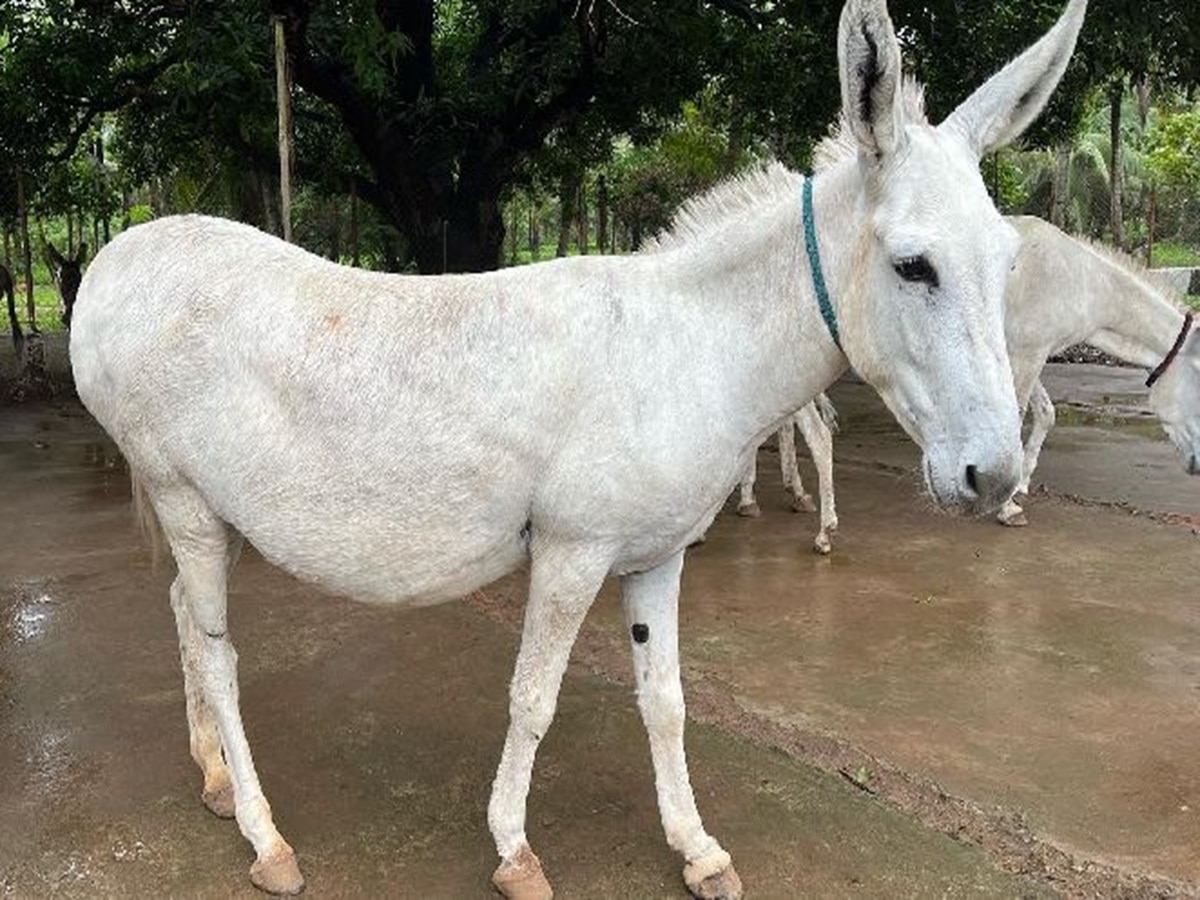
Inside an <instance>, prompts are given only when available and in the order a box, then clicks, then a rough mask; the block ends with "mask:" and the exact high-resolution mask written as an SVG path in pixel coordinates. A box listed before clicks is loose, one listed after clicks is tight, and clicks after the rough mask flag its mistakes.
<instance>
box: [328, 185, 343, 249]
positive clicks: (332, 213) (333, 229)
mask: <svg viewBox="0 0 1200 900" xmlns="http://www.w3.org/2000/svg"><path fill="white" fill-rule="evenodd" d="M327 202H328V208H329V258H330V259H331V260H333V261H334V262H341V261H342V203H341V200H340V199H339V198H337V197H330V198H329V200H328V201H327Z"/></svg>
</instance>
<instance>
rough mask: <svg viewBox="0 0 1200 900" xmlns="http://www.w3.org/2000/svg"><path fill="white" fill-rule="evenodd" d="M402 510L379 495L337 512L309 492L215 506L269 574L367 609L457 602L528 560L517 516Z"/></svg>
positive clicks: (476, 510)
mask: <svg viewBox="0 0 1200 900" xmlns="http://www.w3.org/2000/svg"><path fill="white" fill-rule="evenodd" d="M389 499H390V500H391V501H393V502H388V501H389ZM402 501H403V498H399V497H394V496H393V497H390V498H389V497H387V496H377V497H375V498H372V499H371V500H365V501H362V502H358V501H357V500H352V501H351V502H349V503H345V502H339V501H337V500H331V498H330V495H329V494H328V493H327V492H322V491H314V492H313V493H312V494H311V495H308V496H307V497H305V496H302V495H299V494H295V495H290V496H283V497H277V498H276V499H274V500H272V499H271V498H268V497H260V498H256V499H254V500H253V501H252V502H247V503H234V504H232V505H230V506H226V504H224V503H221V502H220V501H219V500H218V501H217V502H214V503H213V506H214V510H215V511H216V512H217V514H218V515H220V516H221V517H222V518H224V519H225V520H226V521H228V522H230V524H232V525H233V526H234V527H235V528H237V529H238V530H239V531H240V532H241V533H242V534H244V535H245V536H246V538H247V539H248V540H249V541H250V542H251V543H252V544H254V546H255V547H256V548H257V549H258V550H259V552H260V553H262V554H263V556H264V557H266V558H267V559H268V560H270V561H271V562H272V563H274V564H275V565H277V566H279V567H280V568H282V569H284V570H286V571H288V572H290V573H291V574H293V575H295V576H296V577H298V578H300V579H302V580H305V581H309V582H313V583H315V584H317V585H319V586H321V587H322V588H324V589H325V590H327V591H330V592H331V593H335V594H339V595H343V596H347V597H352V598H354V599H357V600H363V601H366V602H372V603H399V604H413V605H423V604H430V603H438V602H441V601H444V600H450V599H454V598H456V597H461V596H462V595H464V594H466V593H469V592H470V591H472V590H474V589H476V588H478V587H482V586H483V585H485V584H487V583H489V582H491V581H494V580H495V579H497V578H500V577H502V576H504V575H506V574H508V573H509V572H512V571H513V570H514V569H516V568H517V567H518V566H520V565H521V564H522V562H523V561H524V560H525V559H526V557H527V555H528V536H529V531H528V527H527V526H526V524H525V521H524V519H522V518H521V517H520V516H519V515H517V516H513V515H512V514H510V513H507V512H506V510H504V509H502V508H495V509H492V510H485V509H481V508H480V507H479V506H477V505H473V506H472V507H471V508H469V509H456V508H454V506H453V505H447V506H446V507H443V508H442V509H440V510H428V511H427V510H426V509H424V508H423V507H422V506H421V505H419V504H418V505H407V504H405V503H404V502H402Z"/></svg>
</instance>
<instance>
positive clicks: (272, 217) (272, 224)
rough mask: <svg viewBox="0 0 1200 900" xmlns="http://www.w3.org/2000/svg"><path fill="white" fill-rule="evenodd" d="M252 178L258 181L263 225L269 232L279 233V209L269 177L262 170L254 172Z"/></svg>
mask: <svg viewBox="0 0 1200 900" xmlns="http://www.w3.org/2000/svg"><path fill="white" fill-rule="evenodd" d="M254 179H255V181H257V182H258V193H259V196H260V197H261V198H262V213H263V225H264V226H266V229H267V231H268V232H269V233H271V234H274V235H280V234H281V233H280V230H279V209H278V207H277V205H276V203H275V197H274V196H273V192H272V190H271V187H272V185H271V178H270V176H269V175H266V174H264V173H263V172H261V171H259V172H255V173H254Z"/></svg>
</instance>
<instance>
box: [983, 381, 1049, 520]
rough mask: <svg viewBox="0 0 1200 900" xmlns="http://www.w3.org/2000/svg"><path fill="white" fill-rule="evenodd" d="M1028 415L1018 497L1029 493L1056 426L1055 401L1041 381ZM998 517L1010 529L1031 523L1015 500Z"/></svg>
mask: <svg viewBox="0 0 1200 900" xmlns="http://www.w3.org/2000/svg"><path fill="white" fill-rule="evenodd" d="M1029 416H1030V419H1031V424H1030V427H1029V437H1028V439H1026V441H1025V458H1024V460H1022V464H1021V483H1020V484H1019V485H1017V490H1016V493H1017V494H1028V493H1029V484H1030V481H1031V480H1032V479H1033V473H1034V471H1036V469H1037V466H1038V458H1039V457H1040V456H1041V455H1042V445H1043V444H1044V443H1045V442H1046V435H1048V434H1049V433H1050V429H1051V428H1053V427H1054V421H1055V418H1056V415H1055V410H1054V401H1053V400H1051V399H1050V394H1049V393H1047V391H1046V386H1045V385H1043V384H1042V382H1041V379H1038V380H1037V381H1035V382H1034V384H1033V391H1032V393H1031V394H1030V395H1029ZM997 518H998V519H999V520H1000V521H1001V523H1003V524H1005V525H1010V526H1021V525H1028V524H1029V520H1028V519H1027V518H1026V517H1025V511H1024V510H1023V509H1021V507H1020V506H1019V505H1018V504H1017V502H1016V501H1015V500H1014V499H1012V498H1009V500H1008V502H1007V503H1005V504H1004V506H1003V508H1001V510H1000V512H999V514H998V515H997Z"/></svg>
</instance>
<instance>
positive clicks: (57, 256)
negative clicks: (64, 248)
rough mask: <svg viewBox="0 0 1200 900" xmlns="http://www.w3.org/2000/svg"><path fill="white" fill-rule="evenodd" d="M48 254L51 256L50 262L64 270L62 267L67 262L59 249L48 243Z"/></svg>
mask: <svg viewBox="0 0 1200 900" xmlns="http://www.w3.org/2000/svg"><path fill="white" fill-rule="evenodd" d="M46 253H47V254H49V256H50V261H51V262H53V263H54V265H56V266H58V267H59V268H62V265H63V263H65V262H66V260H65V259H64V258H63V255H62V254H61V253H59V252H58V248H57V247H55V246H54V245H53V244H52V243H50V242H49V241H46Z"/></svg>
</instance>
